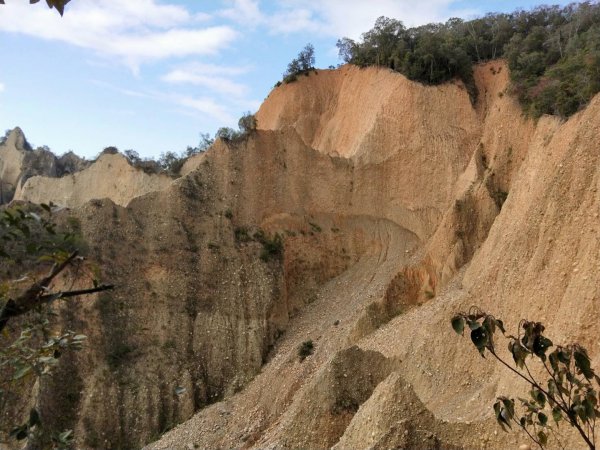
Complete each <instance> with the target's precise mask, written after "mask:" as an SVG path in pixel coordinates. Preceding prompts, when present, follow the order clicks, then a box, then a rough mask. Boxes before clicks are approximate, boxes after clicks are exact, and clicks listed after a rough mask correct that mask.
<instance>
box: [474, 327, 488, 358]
mask: <svg viewBox="0 0 600 450" xmlns="http://www.w3.org/2000/svg"><path fill="white" fill-rule="evenodd" d="M471 341H472V342H473V344H474V345H475V347H477V350H479V353H480V354H481V355H482V356H483V352H484V350H485V348H486V347H487V346H488V344H489V334H488V331H487V330H486V329H485V328H483V327H479V328H475V329H474V330H473V331H471Z"/></svg>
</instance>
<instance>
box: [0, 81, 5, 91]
mask: <svg viewBox="0 0 600 450" xmlns="http://www.w3.org/2000/svg"><path fill="white" fill-rule="evenodd" d="M4 89H5V87H4V83H0V93H2V92H4Z"/></svg>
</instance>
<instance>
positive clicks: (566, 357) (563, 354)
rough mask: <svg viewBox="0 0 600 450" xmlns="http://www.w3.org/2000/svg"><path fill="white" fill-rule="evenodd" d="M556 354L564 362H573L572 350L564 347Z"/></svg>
mask: <svg viewBox="0 0 600 450" xmlns="http://www.w3.org/2000/svg"><path fill="white" fill-rule="evenodd" d="M556 356H557V357H558V360H559V361H560V362H561V363H563V364H569V363H570V362H571V352H569V351H566V350H565V349H564V348H561V349H560V350H558V352H557V354H556Z"/></svg>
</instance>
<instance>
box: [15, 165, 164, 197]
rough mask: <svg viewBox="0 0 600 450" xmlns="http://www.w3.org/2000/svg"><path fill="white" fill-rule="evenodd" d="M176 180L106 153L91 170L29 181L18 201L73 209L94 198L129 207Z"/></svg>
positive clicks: (18, 193) (19, 193) (89, 168)
mask: <svg viewBox="0 0 600 450" xmlns="http://www.w3.org/2000/svg"><path fill="white" fill-rule="evenodd" d="M172 181H173V180H172V179H171V178H170V177H168V176H167V175H162V174H147V173H145V172H144V171H142V170H140V169H136V168H135V167H133V166H131V165H130V164H129V163H128V162H127V160H126V158H125V157H124V156H122V155H120V154H114V155H112V154H103V155H102V156H100V158H98V160H96V161H95V162H94V163H93V164H92V165H91V166H89V167H88V168H86V169H84V170H82V171H80V172H76V173H74V174H69V175H65V176H63V177H60V178H50V177H44V176H35V177H32V178H29V179H28V180H27V181H26V182H25V184H24V185H23V187H22V188H21V189H20V190H18V191H17V192H16V194H15V200H24V201H30V202H33V203H49V202H53V203H55V204H57V205H61V206H67V207H69V208H72V207H75V206H81V205H83V204H84V203H86V202H88V201H89V200H92V199H102V198H109V199H111V200H112V201H113V202H115V203H116V204H118V205H121V206H126V205H127V204H128V203H129V202H130V201H131V199H133V198H135V197H139V196H140V195H144V194H147V193H148V192H152V191H157V190H162V189H165V188H166V187H167V186H169V185H170V184H171V182H172Z"/></svg>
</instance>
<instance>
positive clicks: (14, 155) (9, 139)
mask: <svg viewBox="0 0 600 450" xmlns="http://www.w3.org/2000/svg"><path fill="white" fill-rule="evenodd" d="M89 165H90V162H89V161H86V160H85V159H82V158H80V157H78V156H77V155H75V154H74V153H73V152H68V153H65V154H64V155H62V156H60V157H57V156H56V155H54V154H53V153H52V152H51V151H50V150H48V149H47V148H46V147H41V148H37V149H35V150H34V149H32V148H31V146H30V145H29V143H28V142H27V139H25V135H24V134H23V131H22V130H21V129H20V128H18V127H17V128H15V129H14V130H11V131H9V132H8V134H7V135H6V136H5V137H4V139H3V140H2V143H0V204H2V203H8V202H10V201H11V200H12V199H13V197H14V196H15V193H16V194H17V196H19V194H20V191H21V188H22V186H23V184H24V183H25V182H27V180H28V179H29V178H31V177H33V176H43V177H51V178H56V177H60V176H63V175H65V174H70V173H75V172H78V171H80V170H82V169H84V168H86V167H87V166H89ZM40 189H41V190H43V187H40ZM39 195H41V194H38V196H39Z"/></svg>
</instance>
